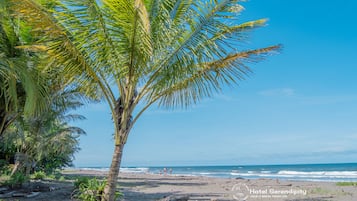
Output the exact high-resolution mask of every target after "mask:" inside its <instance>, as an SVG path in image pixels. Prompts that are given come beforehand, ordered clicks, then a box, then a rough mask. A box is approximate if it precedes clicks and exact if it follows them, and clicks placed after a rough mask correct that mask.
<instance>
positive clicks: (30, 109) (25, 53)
mask: <svg viewBox="0 0 357 201" xmlns="http://www.w3.org/2000/svg"><path fill="white" fill-rule="evenodd" d="M31 40H32V38H31V36H30V33H29V29H28V27H25V26H23V24H22V23H21V22H18V23H15V22H14V19H13V17H12V15H11V11H10V10H9V1H8V0H3V1H1V2H0V137H1V136H2V135H3V133H4V132H5V130H6V129H7V128H8V127H9V126H10V125H11V124H12V123H13V122H14V121H15V120H16V118H18V117H19V116H20V115H31V116H33V115H34V114H36V113H38V112H40V111H41V110H43V109H45V106H46V104H45V103H46V93H45V89H44V87H43V86H42V84H41V83H42V81H43V79H41V76H40V72H39V71H38V70H37V69H36V68H35V67H34V66H35V64H36V62H37V59H38V58H37V57H36V56H35V55H34V54H32V51H30V50H24V49H22V48H21V47H24V45H27V44H28V43H30V42H32V41H31Z"/></svg>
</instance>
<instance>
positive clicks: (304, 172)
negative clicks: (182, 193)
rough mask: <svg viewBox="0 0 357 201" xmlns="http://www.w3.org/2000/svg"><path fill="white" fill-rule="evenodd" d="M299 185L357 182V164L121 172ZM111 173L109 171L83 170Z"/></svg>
mask: <svg viewBox="0 0 357 201" xmlns="http://www.w3.org/2000/svg"><path fill="white" fill-rule="evenodd" d="M164 168H166V173H167V174H170V173H171V174H172V175H177V176H206V177H221V178H244V179H259V178H269V179H282V180H295V181H334V182H338V181H355V182H356V181H357V163H339V164H299V165H236V166H182V167H180V166H174V167H170V166H166V167H123V168H121V170H120V171H121V172H127V173H137V174H141V173H147V174H163V173H164ZM81 169H88V170H99V171H108V170H109V168H81Z"/></svg>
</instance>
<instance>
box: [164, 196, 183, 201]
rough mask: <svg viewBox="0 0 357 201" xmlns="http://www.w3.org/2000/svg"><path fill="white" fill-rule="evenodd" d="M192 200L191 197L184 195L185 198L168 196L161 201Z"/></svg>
mask: <svg viewBox="0 0 357 201" xmlns="http://www.w3.org/2000/svg"><path fill="white" fill-rule="evenodd" d="M189 199H190V197H189V196H187V195H184V196H168V197H165V198H163V199H161V200H160V201H188V200H189Z"/></svg>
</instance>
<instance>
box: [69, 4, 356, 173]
mask: <svg viewBox="0 0 357 201" xmlns="http://www.w3.org/2000/svg"><path fill="white" fill-rule="evenodd" d="M242 5H243V6H244V7H245V9H246V10H245V11H244V12H243V13H242V15H241V18H242V20H251V19H259V18H266V17H267V18H269V22H268V26H267V27H263V28H260V29H257V30H255V31H254V32H252V34H251V35H250V36H251V38H250V39H249V41H248V46H250V47H264V46H269V45H273V44H277V43H281V44H283V45H284V49H283V51H282V52H281V53H280V54H278V55H274V56H271V57H269V58H268V59H267V60H266V61H263V62H260V63H258V64H252V65H250V67H252V69H253V71H254V73H253V74H252V75H251V76H250V77H249V78H248V79H247V80H245V81H243V82H241V83H240V86H239V87H235V88H228V89H226V90H225V92H224V94H222V95H218V96H216V97H215V98H213V99H206V100H204V101H202V102H201V103H200V104H198V105H195V106H193V107H192V108H190V109H188V110H175V111H172V110H170V111H167V110H163V109H160V108H155V107H153V108H151V109H150V110H149V111H147V112H146V113H145V114H144V115H143V116H142V118H141V119H140V120H139V121H138V122H137V124H136V125H135V127H134V129H133V131H132V133H131V135H130V136H129V140H128V143H127V145H126V147H125V151H124V158H123V163H122V164H123V165H124V166H160V165H238V164H286V163H333V162H356V161H357V146H356V145H357V143H356V142H357V26H356V19H357V12H356V10H357V2H356V1H355V0H344V1H323V0H314V1H311V0H300V1H286V0H269V1H259V0H251V1H248V2H243V3H242ZM78 112H79V113H81V114H83V115H85V116H86V117H87V120H85V121H83V122H78V123H76V125H78V126H80V127H82V128H83V129H85V130H86V132H87V135H86V136H82V137H81V142H80V147H81V149H82V150H81V151H80V152H79V153H77V154H76V159H75V161H74V163H75V165H76V166H77V167H85V166H87V167H93V166H104V167H105V166H109V165H110V161H111V157H112V150H113V140H112V133H113V126H112V121H111V118H110V112H109V109H108V108H107V106H106V105H105V104H96V105H88V106H86V107H84V108H83V109H81V110H80V111H78Z"/></svg>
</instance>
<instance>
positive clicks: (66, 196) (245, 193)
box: [5, 170, 357, 201]
mask: <svg viewBox="0 0 357 201" xmlns="http://www.w3.org/2000/svg"><path fill="white" fill-rule="evenodd" d="M63 173H64V174H65V175H87V176H97V177H101V176H105V175H106V173H105V172H99V171H87V170H81V171H79V170H70V171H68V170H67V171H64V172H63ZM51 185H52V186H56V187H57V188H56V190H54V191H50V192H45V193H41V195H39V196H37V197H35V198H21V199H18V200H28V201H32V200H41V201H47V200H53V201H60V200H61V201H70V200H71V199H70V195H71V191H72V190H73V183H72V182H52V183H51ZM119 185H120V190H121V191H122V192H123V193H124V197H123V198H122V199H121V200H122V201H169V200H170V201H171V200H179V198H181V200H189V201H206V200H207V201H228V200H233V201H234V200H240V201H241V200H247V201H250V200H251V201H255V200H259V201H264V200H266V201H271V200H274V201H353V200H357V187H356V186H354V187H353V186H337V185H336V183H334V182H301V181H281V180H274V179H253V180H248V179H239V178H231V179H221V178H209V177H189V176H173V175H151V174H127V173H121V174H120V179H119ZM5 200H9V201H10V200H15V199H5ZM16 200H17V199H16Z"/></svg>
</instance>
